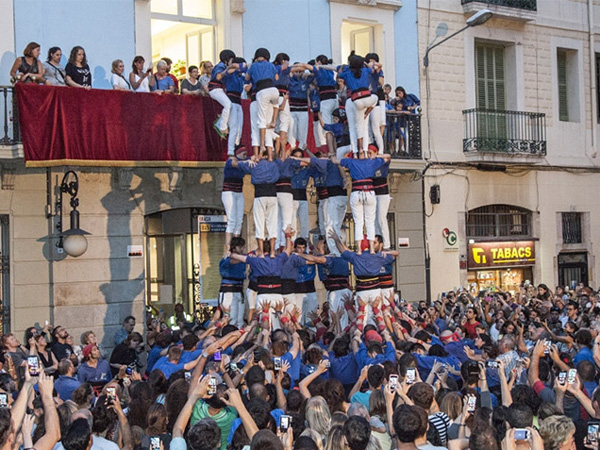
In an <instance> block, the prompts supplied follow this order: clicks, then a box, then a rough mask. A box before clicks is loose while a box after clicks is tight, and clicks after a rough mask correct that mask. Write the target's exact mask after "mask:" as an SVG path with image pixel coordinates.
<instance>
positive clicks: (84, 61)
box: [69, 45, 87, 66]
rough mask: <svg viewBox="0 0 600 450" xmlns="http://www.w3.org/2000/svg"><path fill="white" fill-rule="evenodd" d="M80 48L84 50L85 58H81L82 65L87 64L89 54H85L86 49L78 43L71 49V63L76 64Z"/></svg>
mask: <svg viewBox="0 0 600 450" xmlns="http://www.w3.org/2000/svg"><path fill="white" fill-rule="evenodd" d="M79 50H81V51H83V59H82V60H81V65H82V66H85V65H87V56H86V54H85V50H84V49H83V47H81V46H79V45H76V46H75V47H73V48H72V49H71V54H70V55H69V64H75V61H76V59H77V52H79Z"/></svg>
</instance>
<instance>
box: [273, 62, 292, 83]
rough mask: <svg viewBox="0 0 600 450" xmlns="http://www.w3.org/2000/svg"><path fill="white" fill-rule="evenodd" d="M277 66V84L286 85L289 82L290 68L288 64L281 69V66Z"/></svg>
mask: <svg viewBox="0 0 600 450" xmlns="http://www.w3.org/2000/svg"><path fill="white" fill-rule="evenodd" d="M275 67H276V68H277V75H279V80H277V86H286V87H287V86H288V85H289V84H290V70H291V68H290V67H289V66H288V67H287V69H282V68H281V66H279V65H277V66H275Z"/></svg>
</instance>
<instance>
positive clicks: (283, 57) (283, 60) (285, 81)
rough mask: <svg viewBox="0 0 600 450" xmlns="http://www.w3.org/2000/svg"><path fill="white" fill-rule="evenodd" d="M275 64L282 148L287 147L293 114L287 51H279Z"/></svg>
mask: <svg viewBox="0 0 600 450" xmlns="http://www.w3.org/2000/svg"><path fill="white" fill-rule="evenodd" d="M273 64H274V65H275V67H276V68H277V76H278V79H277V83H276V86H275V87H276V88H277V90H278V91H279V103H278V104H279V114H278V115H277V126H276V127H275V132H276V133H277V134H279V143H280V148H281V150H282V151H284V150H285V149H286V148H287V143H288V133H289V132H290V129H291V127H292V115H291V113H290V102H289V84H290V72H291V70H292V68H291V67H290V57H289V55H288V54H287V53H278V54H277V55H276V56H275V60H274V61H273Z"/></svg>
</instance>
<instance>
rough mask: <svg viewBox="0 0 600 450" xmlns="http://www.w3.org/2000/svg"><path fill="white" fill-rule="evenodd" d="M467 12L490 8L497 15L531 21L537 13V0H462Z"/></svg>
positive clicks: (503, 17) (520, 20)
mask: <svg viewBox="0 0 600 450" xmlns="http://www.w3.org/2000/svg"><path fill="white" fill-rule="evenodd" d="M461 4H462V6H463V11H464V12H465V14H471V13H475V12H477V11H479V10H481V9H483V8H486V9H489V10H490V11H492V12H493V13H494V16H495V17H499V18H502V19H509V20H516V21H518V22H529V21H531V20H534V19H535V17H536V13H537V0H461Z"/></svg>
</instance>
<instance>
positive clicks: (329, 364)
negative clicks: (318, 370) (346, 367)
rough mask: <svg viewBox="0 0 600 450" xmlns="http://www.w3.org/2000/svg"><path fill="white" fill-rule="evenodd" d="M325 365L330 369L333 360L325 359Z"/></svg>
mask: <svg viewBox="0 0 600 450" xmlns="http://www.w3.org/2000/svg"><path fill="white" fill-rule="evenodd" d="M325 367H327V368H328V369H329V368H330V367H331V361H329V360H328V359H325Z"/></svg>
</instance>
